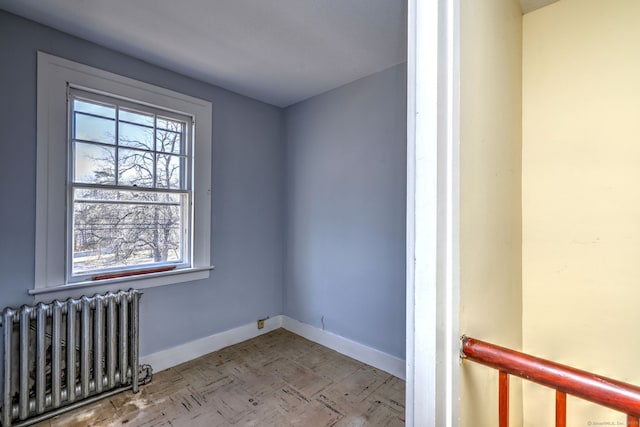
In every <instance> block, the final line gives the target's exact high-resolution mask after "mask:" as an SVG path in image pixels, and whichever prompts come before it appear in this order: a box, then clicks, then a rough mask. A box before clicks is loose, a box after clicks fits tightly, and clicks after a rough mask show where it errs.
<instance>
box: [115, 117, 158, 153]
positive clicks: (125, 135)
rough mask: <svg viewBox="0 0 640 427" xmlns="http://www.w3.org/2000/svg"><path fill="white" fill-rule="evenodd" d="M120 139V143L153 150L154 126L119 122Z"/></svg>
mask: <svg viewBox="0 0 640 427" xmlns="http://www.w3.org/2000/svg"><path fill="white" fill-rule="evenodd" d="M118 130H119V132H120V133H119V135H118V141H119V144H120V145H125V146H127V147H136V148H141V149H144V150H153V128H149V127H146V126H139V125H131V124H128V123H120V124H119V129H118Z"/></svg>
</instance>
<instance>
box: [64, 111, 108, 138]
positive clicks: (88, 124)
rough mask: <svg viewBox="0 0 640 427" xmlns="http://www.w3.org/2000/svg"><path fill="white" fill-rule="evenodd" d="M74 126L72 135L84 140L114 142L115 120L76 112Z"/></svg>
mask: <svg viewBox="0 0 640 427" xmlns="http://www.w3.org/2000/svg"><path fill="white" fill-rule="evenodd" d="M74 117H75V128H74V132H73V137H74V138H75V139H83V140H85V141H95V142H102V143H105V144H115V142H116V122H115V120H112V119H104V118H101V117H94V116H88V115H86V114H83V113H78V112H76V113H75V115H74Z"/></svg>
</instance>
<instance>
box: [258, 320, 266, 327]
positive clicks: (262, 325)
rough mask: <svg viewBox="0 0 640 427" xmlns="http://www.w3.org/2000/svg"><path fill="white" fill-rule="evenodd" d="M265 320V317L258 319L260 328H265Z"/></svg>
mask: <svg viewBox="0 0 640 427" xmlns="http://www.w3.org/2000/svg"><path fill="white" fill-rule="evenodd" d="M264 320H265V319H260V320H258V329H262V328H264Z"/></svg>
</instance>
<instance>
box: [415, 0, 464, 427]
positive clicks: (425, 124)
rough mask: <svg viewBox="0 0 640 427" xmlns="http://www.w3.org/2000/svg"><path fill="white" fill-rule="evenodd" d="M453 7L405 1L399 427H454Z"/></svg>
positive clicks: (450, 2) (438, 1)
mask: <svg viewBox="0 0 640 427" xmlns="http://www.w3.org/2000/svg"><path fill="white" fill-rule="evenodd" d="M459 17H460V13H459V0H428V1H425V0H408V64H407V70H408V71H407V73H408V75H407V354H406V358H407V373H406V380H407V381H406V385H407V388H406V425H407V426H420V427H444V426H446V427H453V426H457V425H458V394H459V393H458V382H459V381H458V336H459V331H458V318H459V291H458V270H459V269H458V259H459V244H458V235H459V220H458V218H459V215H458V212H459V204H458V200H459V197H458V194H459V173H458V171H459V161H458V159H459V151H458V146H459V40H460V37H459V33H460V31H459V30H460V25H459V24H460V18H459Z"/></svg>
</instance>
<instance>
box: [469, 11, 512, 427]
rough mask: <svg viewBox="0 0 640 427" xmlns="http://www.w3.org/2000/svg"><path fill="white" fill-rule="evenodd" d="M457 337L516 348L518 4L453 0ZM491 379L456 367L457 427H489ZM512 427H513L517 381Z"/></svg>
mask: <svg viewBox="0 0 640 427" xmlns="http://www.w3.org/2000/svg"><path fill="white" fill-rule="evenodd" d="M460 8H461V31H462V34H461V52H460V55H461V64H460V66H461V82H460V84H461V88H460V90H461V100H460V101H461V111H460V115H461V118H460V119H461V134H460V138H461V141H460V174H461V176H460V330H461V332H462V333H464V334H467V335H469V336H473V337H475V338H479V339H483V340H488V341H492V342H496V343H498V344H501V345H505V346H509V347H513V348H516V349H519V348H520V347H521V340H522V325H521V319H522V310H521V301H522V296H521V262H522V257H521V227H522V224H521V182H520V178H521V138H522V130H521V117H522V115H521V101H522V100H521V76H522V69H521V58H522V50H521V49H522V38H521V37H522V16H521V12H520V6H519V3H518V0H482V1H478V0H462V1H461V3H460ZM497 390H498V376H497V373H496V371H494V370H492V369H490V368H486V367H483V366H480V365H477V364H473V363H472V362H464V363H463V365H462V367H461V375H460V418H461V420H460V426H461V427H467V426H474V427H482V426H487V427H495V426H496V425H498V423H497V411H498V403H497ZM512 397H513V400H512V402H511V413H512V425H514V426H518V425H521V423H522V418H521V396H520V387H519V382H517V381H514V383H513V384H512Z"/></svg>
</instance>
